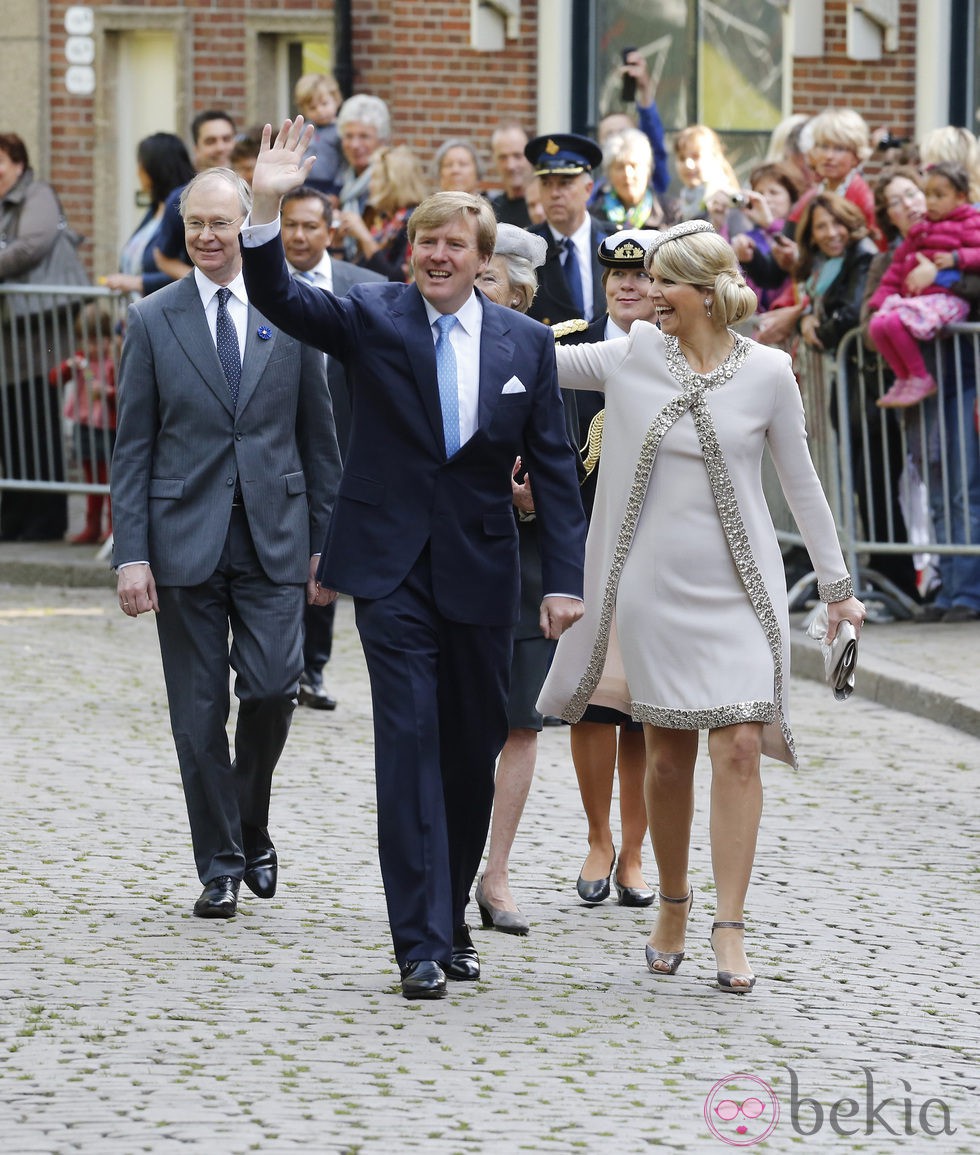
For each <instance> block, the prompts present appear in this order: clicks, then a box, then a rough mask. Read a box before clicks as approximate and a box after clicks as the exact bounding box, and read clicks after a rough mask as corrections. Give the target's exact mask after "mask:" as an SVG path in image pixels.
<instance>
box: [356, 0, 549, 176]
mask: <svg viewBox="0 0 980 1155" xmlns="http://www.w3.org/2000/svg"><path fill="white" fill-rule="evenodd" d="M354 7H355V19H354V87H355V89H357V90H361V91H366V92H373V93H375V94H376V95H377V96H380V97H382V98H383V99H384V100H386V101H387V102H388V105H389V107H390V108H391V109H392V120H393V123H392V136H393V138H394V139H395V140H396V141H398V142H400V143H403V144H408V145H410V146H411V147H413V148H415V149H416V150H417V151H418V152H419V153H420V155H421V156H422V157H423V158H425V159H426V160H427V161H428V160H429V159H430V158H431V157H432V155H433V153H434V152H435V150H436V149H437V148H438V146H439V144H440V143H441V142H442V141H443V140H445V139H446V138H447V137H449V136H463V137H468V138H470V139H471V140H472V141H473V143H474V144H475V145H476V146H477V147H478V148H479V150H480V152H481V154H482V155H483V157H484V159H485V161H487V162H489V138H490V133H491V132H492V130H493V127H494V125H495V124H497V123H499V122H500V121H502V120H516V121H518V122H519V123H521V124H524V125H525V126H526V128H527V129H528V131H531V130H532V129H533V128H534V123H535V109H536V92H537V85H536V77H537V34H538V25H537V8H538V5H537V4H533V3H527V2H525V3H523V4H522V5H521V22H520V38H519V39H518V40H512V41H508V42H507V46H506V50H505V51H504V52H500V53H493V52H478V51H476V50H475V49H473V48H471V47H470V42H469V41H470V6H469V4H468V3H458V2H456V3H425V2H424V0H415V2H414V3H411V2H408V0H358V2H357V3H356V4H355V6H354ZM490 183H491V184H492V181H491V182H490Z"/></svg>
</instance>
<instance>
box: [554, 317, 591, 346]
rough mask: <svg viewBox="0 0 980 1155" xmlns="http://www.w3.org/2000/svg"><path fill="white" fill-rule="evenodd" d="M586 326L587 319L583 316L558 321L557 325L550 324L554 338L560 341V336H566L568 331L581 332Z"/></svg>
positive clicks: (587, 323) (587, 324)
mask: <svg viewBox="0 0 980 1155" xmlns="http://www.w3.org/2000/svg"><path fill="white" fill-rule="evenodd" d="M588 327H589V322H588V321H586V320H585V319H584V318H583V317H576V318H575V319H574V320H572V321H559V322H558V324H557V325H552V326H551V331H552V333H554V335H555V340H556V341H560V340H561V339H562V337H567V336H568V334H569V333H581V332H582V331H583V330H585V329H587V328H588Z"/></svg>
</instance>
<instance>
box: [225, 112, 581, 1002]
mask: <svg viewBox="0 0 980 1155" xmlns="http://www.w3.org/2000/svg"><path fill="white" fill-rule="evenodd" d="M270 135H271V133H270V130H269V128H268V127H266V130H265V133H264V137H263V144H262V151H261V153H260V155H259V158H258V161H257V163H256V166H255V176H254V178H253V193H254V197H255V199H254V203H253V208H252V213H251V215H250V218H249V220H248V221H246V223H245V225H244V226H243V229H242V240H243V245H244V268H245V279H246V284H247V285H248V288H249V293H250V294H252V295H253V299H254V300H255V302H256V304H257V305H258V306H259V307H260V308H262V310H263V312H264V314H265V315H266V316H268V317H269V319H270V320H271V321H272V322H273V323H274V324H276V325H281V326H282V327H283V328H284V329H285V331H287V332H289V333H291V334H292V335H293V336H296V337H298V338H299V339H300V340H303V341H307V342H310V343H311V344H313V345H315V346H317V347H318V348H320V349H322V350H323V351H324V352H326V353H329V354H330V355H331V356H333V357H336V358H337V359H338V360H340V361H341V362H342V363H343V364H344V367H345V369H346V370H347V377H348V381H349V383H350V387H351V396H352V399H353V420H352V425H351V433H350V443H349V446H348V452H347V459H346V462H345V465H344V474H343V477H342V479H341V484H340V491H339V494H338V500H337V504H336V507H335V510H334V515H333V519H332V522H331V527H330V531H329V533H328V535H327V540H326V543H325V545H324V550H323V557H322V559H321V563H320V569H319V571H318V575H317V576H318V579H319V581H320V582H321V583H322V586H323V597H324V599H326V598H328V597H330V596H332V593H333V591H336V590H339V591H341V592H345V593H349V594H351V595H352V596H353V597H354V603H355V614H356V621H357V627H358V631H359V633H360V636H361V642H362V644H363V647H364V653H365V657H366V659H367V665H368V672H369V674H370V678H371V692H372V700H373V706H374V734H375V769H376V776H377V793H378V840H379V850H380V858H381V871H382V877H383V879H384V885H385V895H386V898H387V904H388V918H389V923H390V926H391V934H392V939H393V941H394V947H395V956H396V958H397V961H398V964H399V966H400V969H401V982H402V993H403V994H404V995H405V997H406V998H440V997H442V996H443V995H444V994H445V993H446V977H447V976H448V977H449V978H454V979H476V978H478V977H479V975H480V960H479V956H478V955H477V952H476V950H475V949H474V947H473V944H472V940H471V939H470V936H469V932H468V929H467V927H466V923H465V911H466V905H467V902H468V901H469V891H470V886H471V884H472V882H473V879H474V877H475V875H476V871H477V869H478V867H479V864H480V858H481V856H482V853H483V847H484V844H485V842H486V836H487V829H488V826H489V820H490V809H491V804H492V800H493V773H494V762H495V759H496V757H497V754H498V753H499V751H500V749H501V747H502V746H503V744H504V741H505V739H506V737H507V714H506V699H507V689H508V679H509V666H510V653H511V641H512V634H513V626H514V622H515V620H516V617H517V607H518V585H519V570H518V554H517V532H516V529H515V526H514V516H513V512H512V508H511V500H512V494H511V481H510V479H511V472H512V469H513V465H514V460H515V458H516V457H517V455H518V453H520V455H521V457H522V458H523V461H524V464H525V466H526V467H527V469H528V472H529V473H530V475H531V477H532V478H533V484H534V494H535V505H536V507H537V511H538V519H539V520H538V524H539V529H540V540H541V555H542V569H543V573H544V590H545V591H546V594H547V596H545V598H544V600H543V601H542V604H541V628H542V632H543V633H544V634H545V636H547V637H549V638H557V637H559V636H560V635H561V633H562V632H563V631H564V630H565V629H567V628H568V627H569V626H571V625H572V624H573V623H574V622H575V621H577V620H578V618H579V617H580V616H581V613H582V603H581V596H582V559H583V554H584V545H585V521H584V516H583V513H582V506H581V500H580V498H579V494H578V478H577V474H576V458H575V451H574V450H573V449H572V447H571V445H570V444H569V441H568V438H567V435H566V432H565V423H564V416H563V411H562V404H561V397H560V394H559V390H558V380H557V373H556V369H555V355H554V339H553V337H552V334H551V332H550V331H549V330H548V329H546V328H544V327H542V326H541V325H539V324H537V323H536V322H534V321H531V320H529V319H528V318H525V317H523V316H521V315H520V314H518V313H517V312H515V311H513V310H510V309H504V308H501V307H500V306H497V305H494V304H493V303H492V302H490V301H488V300H487V299H486V298H485V297H483V296H482V295H481V294H480V293H479V292H477V291H476V290H475V289H474V283H475V281H476V278H477V276H478V275H479V273H480V272H481V271H482V270H483V269H484V268H485V267H486V265H487V263H488V261H489V259H490V257H491V255H492V253H493V247H494V242H495V239H496V222H495V220H494V217H493V211H492V209H491V208H490V205H489V203H488V202H487V201H486V200H485V199H484V198H483V197H475V196H471V195H469V194H467V193H456V192H452V193H437V194H436V195H435V196H433V197H429V198H428V199H427V200H426V201H424V202H423V203H422V204H421V205H420V206H419V207H418V208H417V209H416V210H415V212H414V213H413V214H412V217H411V220H410V222H409V240H410V242H411V245H412V269H413V272H414V277H415V283H414V284H412V285H402V284H387V285H355V286H353V288H351V289H350V291H349V292H348V293H347V295H346V296H345V297H338V296H336V295H334V294H331V293H325V292H322V291H321V290H317V289H314V288H312V286H307V285H305V284H303V283H302V282H300V281H299V280H297V279H295V278H291V277H290V276H289V273H288V271H287V269H286V265H285V262H284V260H283V254H282V247H281V245H280V244H279V242H278V239H277V234H278V215H279V201H280V197H281V196H282V195H283V194H284V193H286V192H287V191H288V190H289V189H290V188H293V187H296V186H298V185H300V184H302V183H303V180H304V178H305V176H306V172H307V171H308V168H309V162H304V160H303V156H304V152H305V150H306V148H307V144H308V140H309V135H310V134H309V131H308V130H307V131H304V130H303V127H302V119H301V118H297V121H296V122H295V123H293V122H290V121H286V122H285V123H284V124H283V127H282V129H281V130H280V132H279V134H278V136H277V138H276V140H275V143H274V144H273V145H272V147H271V148H270V144H269V140H270Z"/></svg>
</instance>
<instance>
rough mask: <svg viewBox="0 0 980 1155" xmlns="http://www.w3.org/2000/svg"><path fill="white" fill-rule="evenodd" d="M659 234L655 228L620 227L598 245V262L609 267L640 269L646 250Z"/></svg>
mask: <svg viewBox="0 0 980 1155" xmlns="http://www.w3.org/2000/svg"><path fill="white" fill-rule="evenodd" d="M659 236H660V234H659V233H658V232H657V230H656V229H622V230H621V231H620V232H618V233H613V234H612V236H611V237H605V238H604V239H603V241H602V244H600V245H599V250H598V253H597V256H598V257H599V264H600V265H606V266H607V267H608V268H610V269H642V268H643V262H644V259H645V258H646V255H647V251H648V250H649V248H650V246H651V245H652V244H653V242H654V240H655V239H656V238H657V237H659Z"/></svg>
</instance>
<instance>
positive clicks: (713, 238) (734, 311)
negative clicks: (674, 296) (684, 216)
mask: <svg viewBox="0 0 980 1155" xmlns="http://www.w3.org/2000/svg"><path fill="white" fill-rule="evenodd" d="M645 264H646V267H647V272H648V273H651V274H652V273H653V272H654V267H656V272H657V274H659V275H660V276H661V277H666V278H667V279H668V280H671V281H675V282H677V283H678V284H681V285H695V286H696V287H697V288H699V289H703V290H704V291H705V292H706V293H711V295H712V301H711V320H712V323H713V324H714V325H715V326H716V328H719V329H725V328H727V327H728V326H729V325H737V324H738V322H739V321H744V320H746V319H747V318H749V317H751V316H752V314H753V313H754V312H755V310H756V308H757V307H758V304H759V302H758V298H757V297H756V295H755V293H753V292H752V290H751V289H750V288H749V287H748V285H747V284H746V283H745V277H744V276H743V275H742V270H741V268H740V267H739V264H738V261H737V259H736V257H735V253H734V252H733V251H732V247H731V245H730V244H729V243H728V242H727V241H726V240H723V239H722V238H721V237H720V236H719V235H718V234H717V233H716V232H714V231H708V230H705V231H704V232H697V233H689V234H687V235H682V236H679V237H674V238H671V239H669V240H666V241H664V242H663V243H662V244H660V245H659V246H657V247H656V248H655V249H653V250H651V251H650V252H649V253H647V257H646V261H645Z"/></svg>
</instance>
